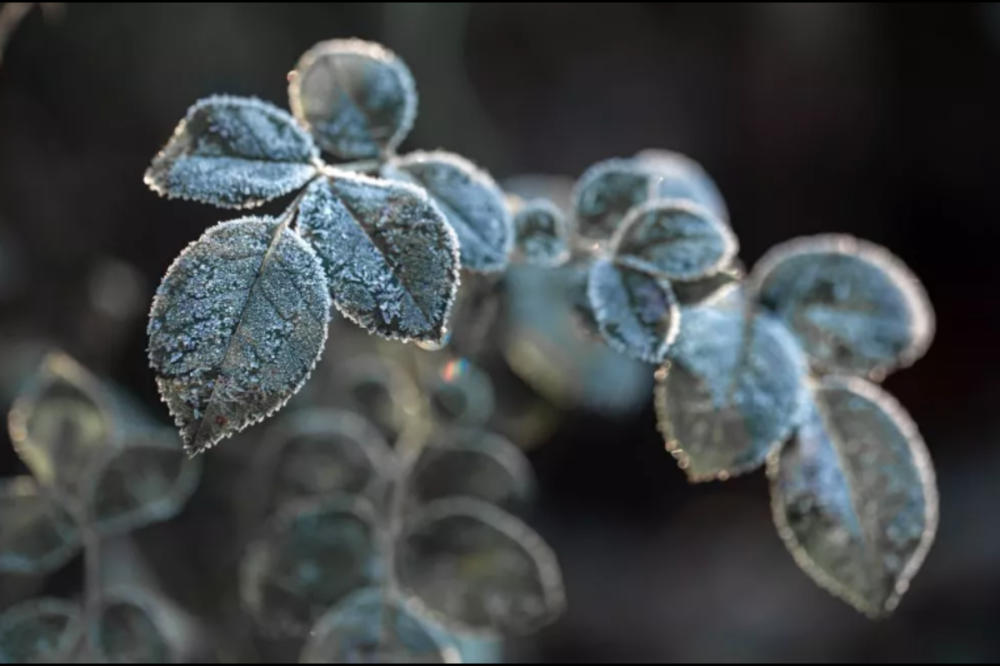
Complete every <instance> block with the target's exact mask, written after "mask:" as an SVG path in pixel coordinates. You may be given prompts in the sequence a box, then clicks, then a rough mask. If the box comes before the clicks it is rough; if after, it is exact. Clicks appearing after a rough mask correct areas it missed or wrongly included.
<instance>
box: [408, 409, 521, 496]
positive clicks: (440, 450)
mask: <svg viewBox="0 0 1000 666" xmlns="http://www.w3.org/2000/svg"><path fill="white" fill-rule="evenodd" d="M406 487H407V491H408V494H409V496H410V497H411V498H412V500H411V504H410V506H414V507H415V506H417V505H420V504H428V503H430V502H432V501H434V500H438V499H444V498H446V497H472V498H475V499H480V500H482V501H484V502H488V503H490V504H493V505H495V506H503V507H507V508H518V507H521V506H524V505H526V504H527V503H528V502H529V501H530V500H531V498H532V496H533V495H534V491H535V476H534V472H533V471H532V469H531V465H530V463H529V462H528V459H527V458H525V456H524V453H522V452H521V450H520V449H519V448H517V447H516V446H514V445H513V444H511V443H510V442H509V441H508V440H507V439H505V438H504V437H501V436H500V435H495V434H493V433H489V432H485V431H483V430H477V429H466V428H462V429H454V430H449V431H446V432H445V433H443V434H442V435H439V437H438V438H436V439H432V440H431V442H429V443H428V444H427V445H426V446H424V448H423V449H422V450H421V451H420V456H419V458H417V460H416V461H414V463H413V466H412V467H411V468H410V469H409V470H408V472H407V476H406Z"/></svg>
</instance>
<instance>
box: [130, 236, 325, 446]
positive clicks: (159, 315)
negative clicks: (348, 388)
mask: <svg viewBox="0 0 1000 666" xmlns="http://www.w3.org/2000/svg"><path fill="white" fill-rule="evenodd" d="M329 319H330V296H329V293H328V289H327V283H326V278H325V277H324V275H323V267H322V266H321V264H320V262H319V259H318V258H317V257H316V254H315V253H314V252H313V250H312V249H311V248H310V247H309V246H308V245H307V244H306V243H305V242H304V241H303V240H302V239H301V238H300V237H299V236H298V234H296V233H294V232H293V231H290V230H289V229H287V228H286V227H284V226H283V225H282V224H281V223H279V222H278V221H275V220H272V219H269V218H252V217H248V218H243V219H240V220H235V221H232V222H223V223H222V224H218V225H216V226H214V227H212V228H211V229H209V230H208V231H207V232H205V234H204V235H203V236H202V237H201V238H200V239H198V240H197V241H195V242H194V243H192V244H191V245H189V246H188V247H187V248H185V250H184V251H183V252H182V253H181V255H180V256H179V257H178V258H177V259H176V260H175V261H174V263H173V265H172V266H171V267H170V269H169V270H168V271H167V274H166V276H164V278H163V282H162V283H161V284H160V287H159V289H158V290H157V293H156V298H155V299H154V301H153V308H152V312H151V313H150V318H149V327H148V332H149V359H150V363H151V365H152V367H153V368H154V369H155V370H156V374H157V378H156V382H157V384H158V385H159V388H160V395H161V396H162V397H163V400H164V402H166V403H167V406H168V407H169V408H170V413H171V414H172V415H173V416H174V419H175V421H176V423H177V425H178V426H179V427H180V431H181V437H182V438H183V439H184V445H185V448H186V449H187V450H188V452H189V453H191V454H197V453H201V452H203V451H205V450H207V449H209V448H211V447H212V446H214V445H215V444H217V443H218V442H219V441H221V440H222V439H224V438H226V437H229V436H231V435H233V434H235V433H237V432H240V431H241V430H243V429H245V428H247V427H249V426H251V425H253V424H255V423H258V422H260V421H261V420H263V419H264V418H266V417H267V416H270V415H271V414H273V413H274V412H275V411H277V410H278V409H280V408H281V407H283V406H284V405H285V403H286V402H288V399H289V398H291V396H293V395H294V394H295V393H296V392H298V390H299V389H300V388H302V385H303V384H304V383H305V381H306V379H307V378H308V377H309V373H310V372H311V371H312V369H313V367H315V365H316V362H317V361H318V360H319V356H320V353H321V352H322V351H323V345H324V343H325V342H326V334H327V325H328V322H329Z"/></svg>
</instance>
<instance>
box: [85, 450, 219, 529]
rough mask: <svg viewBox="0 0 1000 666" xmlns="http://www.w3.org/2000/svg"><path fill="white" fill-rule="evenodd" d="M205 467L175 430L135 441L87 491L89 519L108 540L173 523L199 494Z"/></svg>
mask: <svg viewBox="0 0 1000 666" xmlns="http://www.w3.org/2000/svg"><path fill="white" fill-rule="evenodd" d="M201 467H202V466H201V462H200V460H191V459H189V458H188V457H187V456H186V455H184V450H183V448H182V446H181V442H180V440H179V438H178V437H177V434H176V433H174V432H172V431H167V432H163V431H151V432H147V433H144V434H143V435H138V436H134V437H133V438H132V439H130V440H129V442H128V444H127V445H126V446H125V447H124V448H122V449H113V450H109V451H108V452H107V453H106V454H105V455H104V456H102V457H101V459H100V461H99V462H98V465H97V468H96V471H95V473H94V475H93V477H92V478H91V480H90V483H88V484H87V487H86V488H85V489H84V502H85V505H86V508H87V511H88V516H89V517H90V519H91V520H92V521H93V523H94V526H95V527H96V528H97V529H98V531H99V532H100V533H101V534H102V535H104V536H110V535H116V534H125V533H128V532H131V531H133V530H136V529H139V528H140V527H145V526H147V525H152V524H154V523H158V522H162V521H165V520H170V519H171V518H173V517H174V516H176V515H177V514H178V513H180V511H181V510H182V509H183V508H184V505H185V504H187V501H188V500H189V499H190V498H191V495H193V494H194V491H195V490H196V489H197V486H198V481H199V479H200V478H201Z"/></svg>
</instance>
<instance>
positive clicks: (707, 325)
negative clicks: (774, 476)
mask: <svg viewBox="0 0 1000 666" xmlns="http://www.w3.org/2000/svg"><path fill="white" fill-rule="evenodd" d="M682 317H683V322H684V323H683V326H682V327H681V333H680V335H679V336H678V338H677V342H676V343H675V344H674V346H673V348H672V349H671V352H670V356H671V360H670V361H669V362H668V363H667V364H666V365H664V366H663V367H662V368H660V370H659V371H658V372H657V375H656V378H657V388H656V411H657V420H658V422H659V428H660V432H661V433H662V434H663V436H664V438H665V439H666V441H667V450H668V451H670V452H671V453H672V454H673V455H674V457H675V458H677V460H678V461H679V463H680V466H681V468H682V469H683V470H684V471H685V472H686V473H687V475H688V478H689V479H691V480H692V481H708V480H713V479H720V480H725V479H728V478H730V477H732V476H736V475H739V474H742V473H745V472H749V471H751V470H754V469H756V468H758V467H760V466H761V465H763V464H764V462H765V460H766V458H767V456H768V454H769V453H770V452H771V451H773V450H774V448H775V447H777V446H779V445H780V444H781V443H782V442H784V441H785V439H787V438H788V436H789V435H790V434H791V432H792V429H793V428H794V427H795V426H796V425H797V424H798V423H799V422H800V420H801V417H802V413H803V404H804V402H805V388H804V382H805V376H806V373H807V366H806V362H805V359H804V357H803V356H802V353H801V351H800V350H799V347H798V345H797V344H796V342H795V339H794V338H793V337H792V336H791V334H790V333H789V332H788V331H787V329H786V328H785V327H784V326H783V325H782V324H781V323H780V322H778V321H777V320H775V319H772V318H770V317H768V316H766V315H763V314H758V315H755V316H754V317H753V319H752V324H751V325H750V326H752V329H751V328H750V326H748V322H747V320H746V313H745V312H744V310H743V308H741V307H735V308H734V307H732V304H727V303H721V302H720V303H714V304H711V305H707V306H702V307H697V308H686V309H685V310H683V314H682ZM751 330H752V333H751ZM748 333H749V335H748ZM748 337H749V344H748V340H747V338H748Z"/></svg>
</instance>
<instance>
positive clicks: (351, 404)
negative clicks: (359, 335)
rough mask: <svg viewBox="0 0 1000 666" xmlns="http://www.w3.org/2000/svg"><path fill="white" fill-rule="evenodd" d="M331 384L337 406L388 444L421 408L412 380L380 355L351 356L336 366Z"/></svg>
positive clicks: (396, 364) (421, 398)
mask: <svg viewBox="0 0 1000 666" xmlns="http://www.w3.org/2000/svg"><path fill="white" fill-rule="evenodd" d="M334 381H335V383H334V386H333V394H334V398H335V400H337V403H338V404H340V405H343V406H344V407H347V408H348V409H350V410H352V411H354V412H357V413H358V414H360V415H362V416H363V417H364V418H365V419H367V420H368V421H369V422H370V423H372V424H374V425H375V426H376V427H377V428H378V429H379V431H380V432H381V433H382V435H383V436H384V437H385V439H386V441H388V442H389V443H390V444H391V443H394V442H395V441H396V439H397V438H398V437H399V435H400V433H401V432H403V430H404V429H405V428H406V426H407V422H408V421H409V420H410V419H412V418H413V417H414V415H416V414H417V413H418V412H419V411H420V408H421V404H422V400H423V396H422V395H421V393H420V389H419V388H417V385H416V384H415V383H414V381H413V379H412V378H411V377H410V375H409V374H407V372H406V370H404V369H403V367H402V366H401V365H400V364H399V363H397V362H395V361H393V360H391V359H389V358H386V357H384V356H376V355H362V356H355V357H354V358H350V359H348V360H347V361H345V362H343V363H339V364H337V366H336V371H335V372H334Z"/></svg>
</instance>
